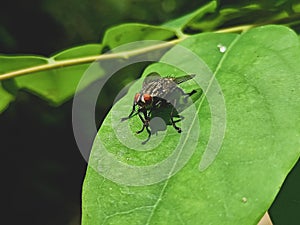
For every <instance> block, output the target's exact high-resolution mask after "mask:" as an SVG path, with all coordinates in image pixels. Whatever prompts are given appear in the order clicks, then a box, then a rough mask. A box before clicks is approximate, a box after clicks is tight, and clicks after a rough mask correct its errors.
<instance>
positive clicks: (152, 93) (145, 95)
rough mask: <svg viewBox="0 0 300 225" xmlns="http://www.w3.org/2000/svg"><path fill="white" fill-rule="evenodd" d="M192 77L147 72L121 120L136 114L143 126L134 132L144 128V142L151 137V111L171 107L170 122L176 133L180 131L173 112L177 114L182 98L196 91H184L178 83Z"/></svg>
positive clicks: (185, 98)
mask: <svg viewBox="0 0 300 225" xmlns="http://www.w3.org/2000/svg"><path fill="white" fill-rule="evenodd" d="M194 77H195V75H194V74H192V75H184V76H181V77H161V76H160V75H159V74H158V73H151V74H149V75H148V76H147V77H146V78H145V80H144V82H143V86H142V90H141V91H140V92H138V93H136V94H135V96H134V101H133V106H132V110H131V112H130V114H129V116H128V117H125V118H122V119H121V120H122V121H124V120H126V119H129V118H131V117H133V116H135V115H136V114H137V115H138V116H139V118H140V120H141V121H142V123H143V126H142V128H141V129H140V130H139V131H137V132H136V133H137V134H139V133H141V132H143V131H144V130H145V129H146V131H147V132H148V138H147V140H146V141H144V142H143V144H145V143H146V142H147V141H148V140H149V139H150V137H151V131H150V129H149V123H150V119H151V115H152V113H153V112H154V111H156V110H159V109H161V108H162V107H171V111H170V115H169V116H170V121H171V124H172V126H173V127H174V128H175V130H177V132H178V133H181V128H180V127H178V126H176V124H175V123H176V122H178V121H174V113H177V114H178V112H177V110H176V109H177V108H176V107H177V106H178V104H179V102H180V100H181V99H182V98H183V101H184V102H187V98H188V97H189V96H191V95H192V94H194V93H195V92H196V91H195V90H193V91H192V92H190V93H185V92H184V91H183V90H182V89H181V88H180V87H179V86H178V84H180V83H183V82H185V81H188V80H190V79H192V78H194ZM174 111H175V112H174Z"/></svg>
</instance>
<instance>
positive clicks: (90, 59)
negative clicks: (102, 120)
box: [0, 38, 184, 81]
mask: <svg viewBox="0 0 300 225" xmlns="http://www.w3.org/2000/svg"><path fill="white" fill-rule="evenodd" d="M183 39H184V38H179V39H175V40H172V41H168V42H163V43H161V44H157V45H151V46H147V47H144V48H139V49H134V50H131V51H126V52H118V53H109V54H103V55H93V56H87V57H81V58H76V59H67V60H60V61H53V62H51V63H49V64H43V65H38V66H33V67H28V68H24V69H20V70H15V71H12V72H8V73H4V74H2V75H0V81H1V80H6V79H10V78H14V77H17V76H22V75H25V74H29V73H35V72H40V71H44V70H51V69H56V68H60V67H66V66H73V65H78V64H84V63H92V62H94V61H99V60H108V59H128V58H130V57H133V56H136V55H141V54H144V53H147V52H151V51H155V50H159V49H164V48H168V47H171V46H174V45H176V44H178V43H179V42H180V41H182V40H183Z"/></svg>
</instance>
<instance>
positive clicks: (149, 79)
mask: <svg viewBox="0 0 300 225" xmlns="http://www.w3.org/2000/svg"><path fill="white" fill-rule="evenodd" d="M160 78H161V77H160V75H159V74H158V73H156V72H153V73H149V74H148V75H147V76H146V78H145V79H144V82H143V87H145V86H146V85H148V84H149V83H151V82H152V81H157V80H159V79H160Z"/></svg>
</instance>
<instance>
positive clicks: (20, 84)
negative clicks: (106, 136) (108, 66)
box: [0, 44, 103, 105]
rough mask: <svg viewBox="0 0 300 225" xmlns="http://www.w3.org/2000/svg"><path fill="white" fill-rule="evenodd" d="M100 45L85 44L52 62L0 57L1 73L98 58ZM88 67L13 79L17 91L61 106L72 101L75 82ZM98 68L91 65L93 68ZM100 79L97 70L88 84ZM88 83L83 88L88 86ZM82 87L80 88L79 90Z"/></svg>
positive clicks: (72, 67)
mask: <svg viewBox="0 0 300 225" xmlns="http://www.w3.org/2000/svg"><path fill="white" fill-rule="evenodd" d="M101 47H102V46H101V45H99V44H88V45H83V46H78V47H74V48H71V49H67V50H64V51H62V52H60V53H58V54H56V55H54V56H53V57H51V58H45V57H40V56H0V64H1V65H3V66H1V69H0V73H6V72H10V71H14V70H18V69H24V68H29V67H34V66H38V65H45V64H51V63H55V62H57V61H59V60H68V59H76V58H79V57H85V56H94V55H98V54H100V51H101ZM90 65H91V64H90V63H89V64H80V65H74V66H69V67H61V68H58V69H52V70H45V71H40V72H35V73H32V74H29V75H26V76H21V77H17V78H15V79H14V81H15V84H16V86H17V88H19V89H25V90H28V91H29V92H31V93H34V94H36V95H37V96H39V97H41V98H43V99H45V100H47V101H49V102H50V103H51V104H54V105H60V104H62V103H64V102H65V101H67V100H68V99H69V98H71V97H72V96H73V95H74V93H75V91H76V88H77V85H78V82H79V81H80V79H81V77H82V76H83V74H84V73H85V71H86V70H87V69H88V68H89V66H90ZM96 66H97V65H93V67H96ZM102 75H103V71H102V70H101V68H100V66H98V67H97V68H95V73H94V77H90V79H88V80H89V82H88V83H91V82H92V81H93V80H95V79H97V78H99V77H100V76H102ZM88 83H87V84H86V85H88ZM82 87H83V86H82Z"/></svg>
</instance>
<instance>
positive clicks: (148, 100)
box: [143, 94, 152, 103]
mask: <svg viewBox="0 0 300 225" xmlns="http://www.w3.org/2000/svg"><path fill="white" fill-rule="evenodd" d="M143 97H144V101H145V103H149V102H151V101H152V97H151V95H149V94H144V95H143Z"/></svg>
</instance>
